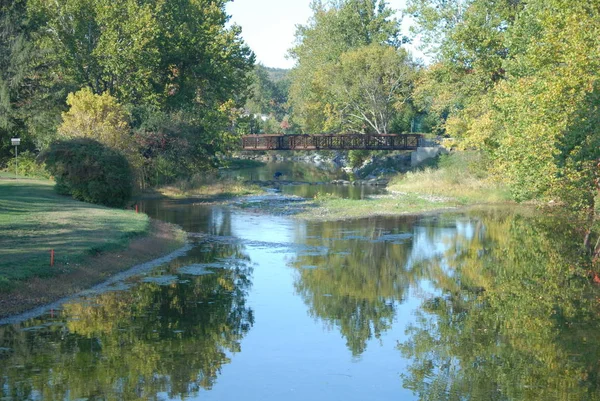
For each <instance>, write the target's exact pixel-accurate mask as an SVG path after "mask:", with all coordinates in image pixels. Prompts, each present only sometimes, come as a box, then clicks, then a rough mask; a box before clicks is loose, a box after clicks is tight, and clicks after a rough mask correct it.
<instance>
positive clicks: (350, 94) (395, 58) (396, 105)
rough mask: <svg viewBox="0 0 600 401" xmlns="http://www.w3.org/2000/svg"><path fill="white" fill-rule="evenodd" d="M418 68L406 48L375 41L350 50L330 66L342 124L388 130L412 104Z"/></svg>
mask: <svg viewBox="0 0 600 401" xmlns="http://www.w3.org/2000/svg"><path fill="white" fill-rule="evenodd" d="M415 71H416V68H415V66H414V65H413V64H412V62H411V61H410V56H409V55H408V53H407V52H406V51H405V50H403V49H395V48H393V47H392V46H382V45H379V44H373V45H370V46H364V47H360V48H358V49H356V50H352V51H348V52H346V53H343V54H342V55H341V56H340V59H339V62H338V63H336V64H335V65H333V66H332V68H331V69H330V70H329V79H328V80H329V82H330V85H329V92H330V93H331V95H332V96H331V100H330V102H331V104H332V106H333V108H334V110H335V111H336V112H337V113H338V114H339V119H340V121H341V122H342V124H343V127H344V128H346V129H349V130H352V131H354V132H359V133H364V132H371V133H376V134H388V133H389V128H390V125H391V123H392V121H393V119H394V115H395V114H396V113H397V112H399V111H401V110H402V109H404V108H406V107H408V106H409V100H410V98H411V95H412V83H413V80H414V76H415Z"/></svg>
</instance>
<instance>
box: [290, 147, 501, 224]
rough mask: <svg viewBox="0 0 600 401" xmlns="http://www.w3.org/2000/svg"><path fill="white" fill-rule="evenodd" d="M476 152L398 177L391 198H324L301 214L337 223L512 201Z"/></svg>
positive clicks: (390, 188)
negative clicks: (375, 216) (377, 216)
mask: <svg viewBox="0 0 600 401" xmlns="http://www.w3.org/2000/svg"><path fill="white" fill-rule="evenodd" d="M483 163H484V162H483V160H482V159H481V157H480V156H478V155H477V154H475V153H468V152H463V153H455V154H453V155H451V156H444V157H442V158H441V159H440V161H439V163H437V164H436V165H433V166H430V167H426V168H424V169H422V170H417V171H413V172H409V173H407V174H403V175H398V176H397V177H395V178H394V179H393V180H392V182H391V183H390V185H389V186H388V190H389V191H390V195H388V196H377V197H371V198H369V199H363V200H350V199H339V198H336V197H330V196H323V197H320V198H316V199H315V206H316V207H315V208H312V209H309V210H306V211H304V212H302V213H300V214H299V215H298V217H300V218H305V219H309V220H314V219H325V220H336V219H344V218H355V217H365V216H373V215H391V214H414V213H423V212H428V211H433V210H438V209H446V208H451V207H461V206H468V205H475V204H481V203H488V204H489V203H503V202H507V201H510V194H509V192H508V191H507V190H506V188H504V187H502V186H501V185H499V184H497V183H494V182H492V181H491V180H490V179H489V177H488V176H487V174H486V173H485V170H484V168H483Z"/></svg>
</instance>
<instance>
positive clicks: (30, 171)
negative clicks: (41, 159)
mask: <svg viewBox="0 0 600 401" xmlns="http://www.w3.org/2000/svg"><path fill="white" fill-rule="evenodd" d="M18 163H19V166H18V167H19V168H18V170H19V171H18V173H19V177H35V178H48V177H50V174H48V171H46V168H45V166H44V165H43V164H42V163H38V162H37V161H36V155H35V154H34V153H33V152H30V151H28V150H26V151H25V152H23V153H19V161H18ZM6 171H7V172H8V173H11V174H12V173H14V172H15V158H14V157H13V158H11V159H10V160H8V163H7V164H6Z"/></svg>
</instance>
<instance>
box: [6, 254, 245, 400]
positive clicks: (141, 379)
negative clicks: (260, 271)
mask: <svg viewBox="0 0 600 401" xmlns="http://www.w3.org/2000/svg"><path fill="white" fill-rule="evenodd" d="M209 262H212V263H215V262H216V263H221V264H223V268H216V269H212V270H211V274H205V275H200V276H188V275H180V276H179V277H178V279H175V280H173V281H172V282H171V283H168V284H167V285H159V284H158V283H156V282H150V283H140V284H139V285H136V286H134V287H133V288H132V289H130V290H129V291H117V292H108V293H105V294H102V295H100V296H98V297H96V298H93V299H90V300H89V301H88V302H73V303H70V304H67V305H65V307H64V310H63V311H62V312H60V317H59V318H57V319H55V320H54V321H53V322H52V323H50V324H44V325H43V326H42V327H36V324H39V321H35V320H34V321H29V322H27V323H26V324H24V325H23V326H17V325H15V326H4V327H1V328H0V347H3V349H4V350H5V351H4V352H2V351H0V394H2V396H3V397H4V398H2V399H8V400H28V399H44V400H46V399H47V400H54V399H102V400H138V399H144V400H146V399H149V400H153V399H160V398H164V397H161V396H160V394H161V393H162V394H168V396H169V397H175V396H180V397H186V396H188V395H190V394H194V393H196V392H198V391H199V390H200V389H201V388H205V389H209V388H211V386H212V385H213V383H214V382H215V380H216V378H217V375H218V374H219V371H220V369H221V367H222V366H223V365H224V364H227V363H229V357H228V355H229V354H231V353H234V352H238V351H240V340H241V339H242V338H243V336H244V335H245V334H246V333H247V332H248V330H249V329H250V328H251V327H252V325H253V322H254V318H253V312H252V310H251V309H250V308H248V307H247V306H246V304H245V298H246V295H247V292H248V290H249V288H250V286H251V281H250V279H251V274H252V268H251V267H250V266H249V261H248V258H247V256H246V255H244V253H243V251H242V249H241V248H240V247H239V246H232V245H230V244H220V243H206V244H203V245H200V246H198V247H196V248H195V249H194V250H193V251H192V253H191V254H190V255H188V256H187V257H185V258H181V259H179V260H176V261H174V262H173V263H172V264H170V265H169V266H168V267H167V270H166V271H165V272H164V274H166V275H170V274H174V273H176V272H177V268H179V267H181V266H185V265H189V264H191V263H209ZM158 281H159V282H160V280H158ZM44 321H45V322H47V321H48V320H47V319H45V320H44Z"/></svg>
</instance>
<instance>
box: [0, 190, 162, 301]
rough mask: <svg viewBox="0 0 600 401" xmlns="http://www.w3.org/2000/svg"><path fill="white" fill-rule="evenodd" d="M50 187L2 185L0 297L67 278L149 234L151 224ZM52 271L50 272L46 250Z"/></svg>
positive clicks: (143, 217) (147, 220) (124, 212)
mask: <svg viewBox="0 0 600 401" xmlns="http://www.w3.org/2000/svg"><path fill="white" fill-rule="evenodd" d="M53 185H54V184H53V183H52V182H50V181H35V180H0V244H1V246H0V291H6V290H10V289H14V288H15V287H18V285H19V283H20V282H22V281H24V280H27V279H30V278H32V277H50V276H54V275H56V274H58V273H65V272H69V271H71V270H72V269H74V268H75V267H74V266H76V265H78V264H81V263H83V262H85V260H86V259H89V258H90V257H93V256H94V255H96V254H99V253H102V252H107V251H114V250H121V249H124V248H126V247H127V245H128V244H129V242H130V240H131V239H132V238H134V237H136V236H140V235H143V234H147V233H148V232H149V229H150V220H149V218H148V217H147V216H146V215H143V214H136V213H135V212H133V211H129V210H117V209H109V208H106V207H102V206H97V205H92V204H87V203H83V202H78V201H75V200H73V199H70V198H67V197H64V196H60V195H57V194H56V193H55V192H54V190H53ZM51 249H54V251H55V267H54V268H50V266H49V263H50V250H51Z"/></svg>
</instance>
